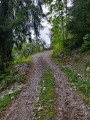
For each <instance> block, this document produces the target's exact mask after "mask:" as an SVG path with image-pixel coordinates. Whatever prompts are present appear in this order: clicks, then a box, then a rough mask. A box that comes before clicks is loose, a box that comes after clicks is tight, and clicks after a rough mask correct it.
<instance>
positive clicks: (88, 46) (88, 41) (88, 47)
mask: <svg viewBox="0 0 90 120" xmlns="http://www.w3.org/2000/svg"><path fill="white" fill-rule="evenodd" d="M83 40H84V44H82V46H81V48H80V52H85V51H90V34H86V35H85V36H84V37H83Z"/></svg>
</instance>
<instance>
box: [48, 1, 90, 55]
mask: <svg viewBox="0 0 90 120" xmlns="http://www.w3.org/2000/svg"><path fill="white" fill-rule="evenodd" d="M46 3H47V4H48V6H49V13H48V15H49V22H50V23H51V24H52V29H51V42H52V43H51V44H52V46H53V48H54V49H55V47H56V49H57V45H56V44H58V45H59V43H60V42H61V41H62V42H63V49H64V53H65V54H66V53H67V52H68V53H69V52H70V51H72V50H73V49H77V48H78V47H81V46H82V47H81V51H82V52H83V51H87V50H89V51H90V42H89V40H90V38H89V34H88V33H90V27H89V26H90V22H89V19H90V14H89V11H90V9H89V4H90V1H89V0H87V1H85V0H79V1H78V0H73V1H71V3H72V5H71V6H68V4H67V3H68V0H56V1H54V0H50V1H49V0H46ZM83 38H84V39H83ZM85 39H88V40H87V42H85ZM82 44H83V45H82ZM60 47H61V49H62V46H61V44H60ZM58 48H59V47H58ZM54 53H56V51H55V52H54ZM57 54H60V49H57ZM58 56H59V55H58Z"/></svg>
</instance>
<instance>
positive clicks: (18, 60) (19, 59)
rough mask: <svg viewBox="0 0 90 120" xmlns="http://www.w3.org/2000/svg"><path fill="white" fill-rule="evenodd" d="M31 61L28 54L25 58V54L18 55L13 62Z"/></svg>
mask: <svg viewBox="0 0 90 120" xmlns="http://www.w3.org/2000/svg"><path fill="white" fill-rule="evenodd" d="M31 61H32V58H31V56H29V57H28V58H25V56H22V57H21V56H18V57H17V58H15V60H14V64H21V63H29V62H31Z"/></svg>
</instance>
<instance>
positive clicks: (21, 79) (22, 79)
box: [18, 72, 25, 82]
mask: <svg viewBox="0 0 90 120" xmlns="http://www.w3.org/2000/svg"><path fill="white" fill-rule="evenodd" d="M24 81H25V73H24V72H23V73H21V74H20V75H19V78H18V82H24Z"/></svg>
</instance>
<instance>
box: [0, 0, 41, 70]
mask: <svg viewBox="0 0 90 120" xmlns="http://www.w3.org/2000/svg"><path fill="white" fill-rule="evenodd" d="M41 4H42V1H41V2H39V1H37V4H36V5H35V4H34V1H33V0H1V1H0V63H1V64H0V69H1V70H3V69H4V67H5V66H6V65H8V61H10V60H12V48H13V46H14V45H16V46H17V47H18V48H21V47H22V43H23V42H25V38H26V36H27V35H31V30H32V29H34V31H35V33H36V36H39V27H40V21H41V20H40V19H41V17H43V13H42V10H41Z"/></svg>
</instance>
